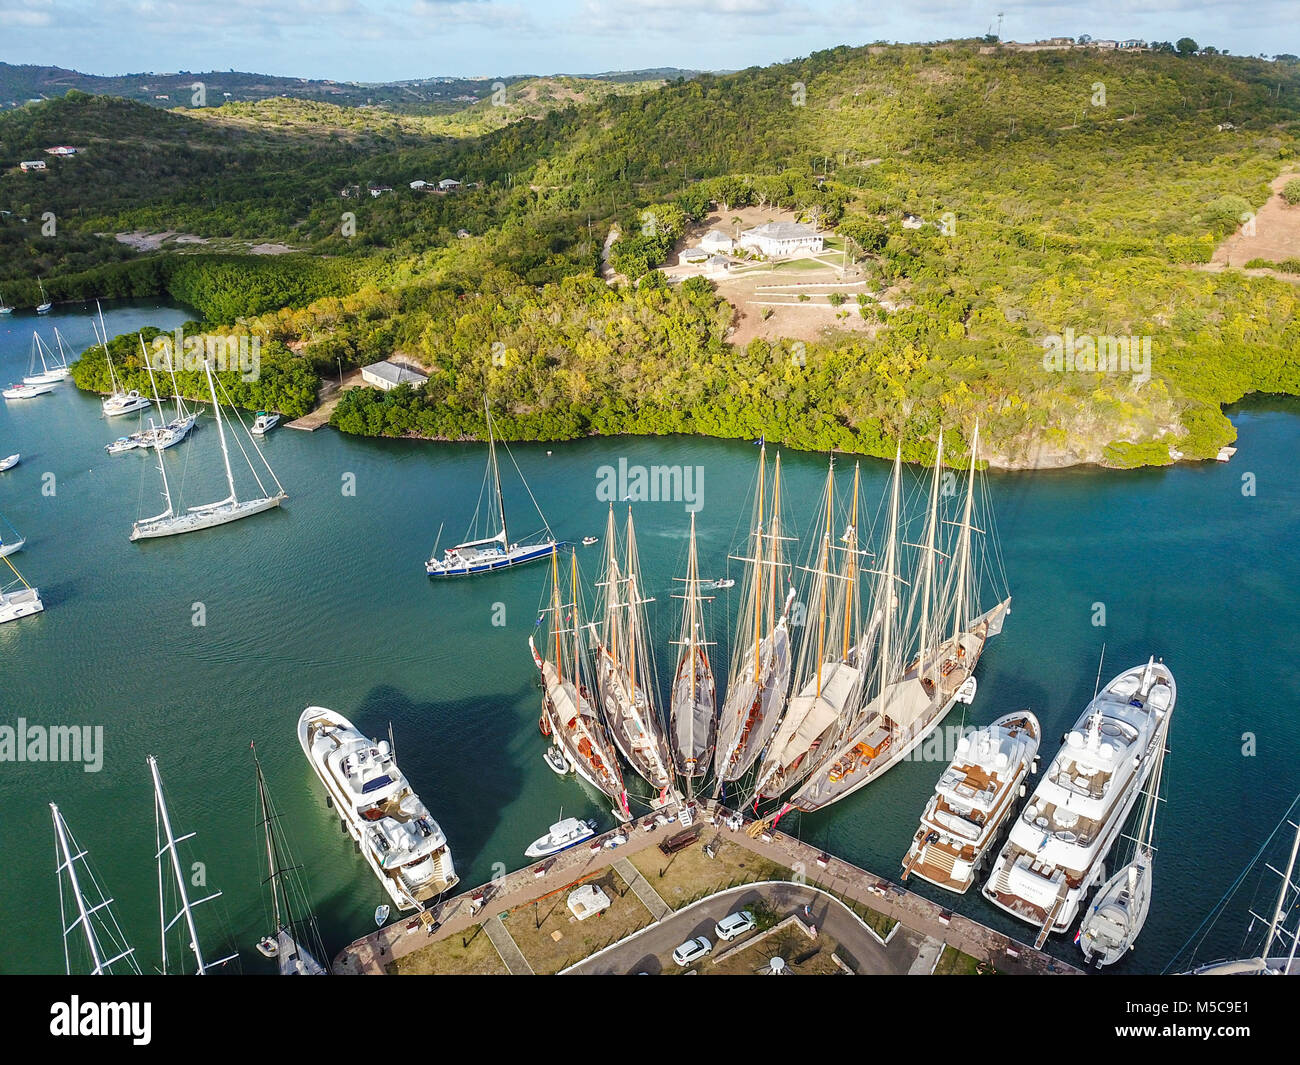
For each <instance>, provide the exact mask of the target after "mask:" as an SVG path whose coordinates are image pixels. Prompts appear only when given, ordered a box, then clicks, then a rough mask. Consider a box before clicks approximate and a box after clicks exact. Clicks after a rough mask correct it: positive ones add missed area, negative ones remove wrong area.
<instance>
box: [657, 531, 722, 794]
mask: <svg viewBox="0 0 1300 1065" xmlns="http://www.w3.org/2000/svg"><path fill="white" fill-rule="evenodd" d="M684 583H685V585H686V589H685V593H684V594H683V595H682V596H681V597H680V598H681V599H683V600H684V601H685V605H684V606H683V608H682V629H681V637H680V638H679V639H678V640H677V641H676V644H677V646H679V647H680V648H681V652H680V653H679V655H678V658H677V670H676V672H675V673H674V674H673V689H672V699H671V702H670V705H669V712H668V733H669V736H670V738H671V740H672V749H673V758H674V760H675V761H676V764H677V772H678V773H680V774H681V775H682V776H683V777H685V778H686V780H687V784H688V786H689V783H690V781H691V779H692V778H695V777H702V776H704V774H705V773H707V772H708V770H709V765H710V763H711V762H712V761H713V747H714V743H715V741H716V739H717V734H718V713H717V711H718V704H717V690H716V684H715V681H714V678H713V663H712V662H711V661H710V660H709V651H708V648H710V647H712V646H713V645H712V644H711V643H709V642H708V640H706V639H705V638H704V612H703V610H702V604H703V601H704V599H705V598H706V597H704V596H701V595H700V589H701V588H702V587H703V584H702V582H701V581H700V563H699V558H698V556H697V554H696V550H695V515H694V514H693V513H692V514H691V542H690V548H689V550H688V553H687V557H686V577H685V582H684Z"/></svg>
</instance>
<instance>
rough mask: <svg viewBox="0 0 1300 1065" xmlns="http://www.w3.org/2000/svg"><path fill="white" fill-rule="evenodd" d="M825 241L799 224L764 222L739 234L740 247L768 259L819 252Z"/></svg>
mask: <svg viewBox="0 0 1300 1065" xmlns="http://www.w3.org/2000/svg"><path fill="white" fill-rule="evenodd" d="M825 243H826V242H825V240H824V239H823V238H822V235H821V234H820V233H818V232H817V231H816V230H815V229H813V228H812V226H806V225H804V224H803V223H801V222H766V223H764V224H763V225H761V226H755V227H754V228H753V229H747V230H745V232H743V233H742V234H740V246H741V247H742V248H748V249H750V250H751V251H757V252H760V253H761V254H763V255H766V256H767V257H768V258H769V259H770V258H774V257H776V256H781V255H793V254H795V253H796V252H801V251H809V252H819V251H821V250H822V248H823V247H824V246H825Z"/></svg>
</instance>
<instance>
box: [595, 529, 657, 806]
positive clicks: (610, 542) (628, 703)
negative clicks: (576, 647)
mask: <svg viewBox="0 0 1300 1065" xmlns="http://www.w3.org/2000/svg"><path fill="white" fill-rule="evenodd" d="M625 557H626V560H627V568H626V571H624V570H622V569H621V568H620V566H619V561H618V537H617V535H616V530H615V528H614V507H613V504H610V508H609V522H608V525H607V527H606V533H605V573H604V580H603V581H601V587H603V588H604V589H605V618H604V626H603V629H602V631H601V632H600V633H598V632H597V631H596V626H595V624H594V623H592V624H591V626H590V628H591V636H592V648H593V651H594V652H595V656H596V690H597V691H598V692H599V694H600V704H601V707H602V709H603V710H604V711H605V720H606V721H607V722H608V724H609V732H610V735H611V736H612V737H613V738H614V743H615V744H616V745H617V747H618V749H619V750H620V751H621V752H622V754H623V757H624V758H626V759H627V760H628V763H629V764H630V765H631V766H632V768H633V769H634V770H636V772H637V774H638V775H639V776H640V777H641V778H642V779H644V780H645V781H646V783H648V784H649V785H650V786H651V787H652V788H654V789H655V790H656V791H657V792H659V799H658V801H659V802H666V801H667V800H668V799H669V798H670V792H671V789H672V785H673V780H674V774H673V763H672V759H671V757H670V755H669V753H668V743H667V740H666V739H665V737H664V733H663V727H662V726H661V724H660V722H659V709H658V706H657V699H656V698H655V688H656V684H655V668H654V660H653V658H652V656H651V652H650V640H649V638H648V634H647V631H646V617H645V605H646V604H647V603H649V602H651V600H649V599H645V598H643V597H642V595H641V591H640V576H641V575H640V560H639V558H638V556H637V550H636V530H635V529H634V528H633V524H632V512H631V509H630V508H629V510H628V515H627V547H626V556H625Z"/></svg>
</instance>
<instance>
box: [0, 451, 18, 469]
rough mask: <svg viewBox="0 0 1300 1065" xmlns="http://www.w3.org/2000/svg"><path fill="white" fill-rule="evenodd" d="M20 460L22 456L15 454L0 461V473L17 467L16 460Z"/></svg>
mask: <svg viewBox="0 0 1300 1065" xmlns="http://www.w3.org/2000/svg"><path fill="white" fill-rule="evenodd" d="M20 458H22V456H21V455H19V454H17V453H16V452H15V453H14V454H12V455H10V456H9V457H8V458H7V459H0V473H4V471H5V470H12V469H13V468H14V467H15V466H17V465H18V460H19V459H20Z"/></svg>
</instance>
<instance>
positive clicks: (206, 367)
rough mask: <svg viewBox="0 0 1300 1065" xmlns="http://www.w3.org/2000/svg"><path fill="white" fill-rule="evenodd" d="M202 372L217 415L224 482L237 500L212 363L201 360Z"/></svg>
mask: <svg viewBox="0 0 1300 1065" xmlns="http://www.w3.org/2000/svg"><path fill="white" fill-rule="evenodd" d="M203 369H204V372H206V373H207V375H208V390H209V391H210V392H211V393H212V411H213V413H214V414H215V415H216V416H217V435H218V436H219V437H220V438H221V458H222V461H224V462H225V464H226V483H227V484H229V485H230V500H231V502H237V501H238V499H237V497H236V495H235V475H234V474H233V473H232V472H231V470H230V452H229V451H228V450H227V449H226V430H225V428H224V427H223V426H222V424H221V404H220V403H218V402H217V386H216V385H215V384H214V383H213V381H212V365H211V363H209V362H208V360H207V359H204V360H203Z"/></svg>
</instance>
